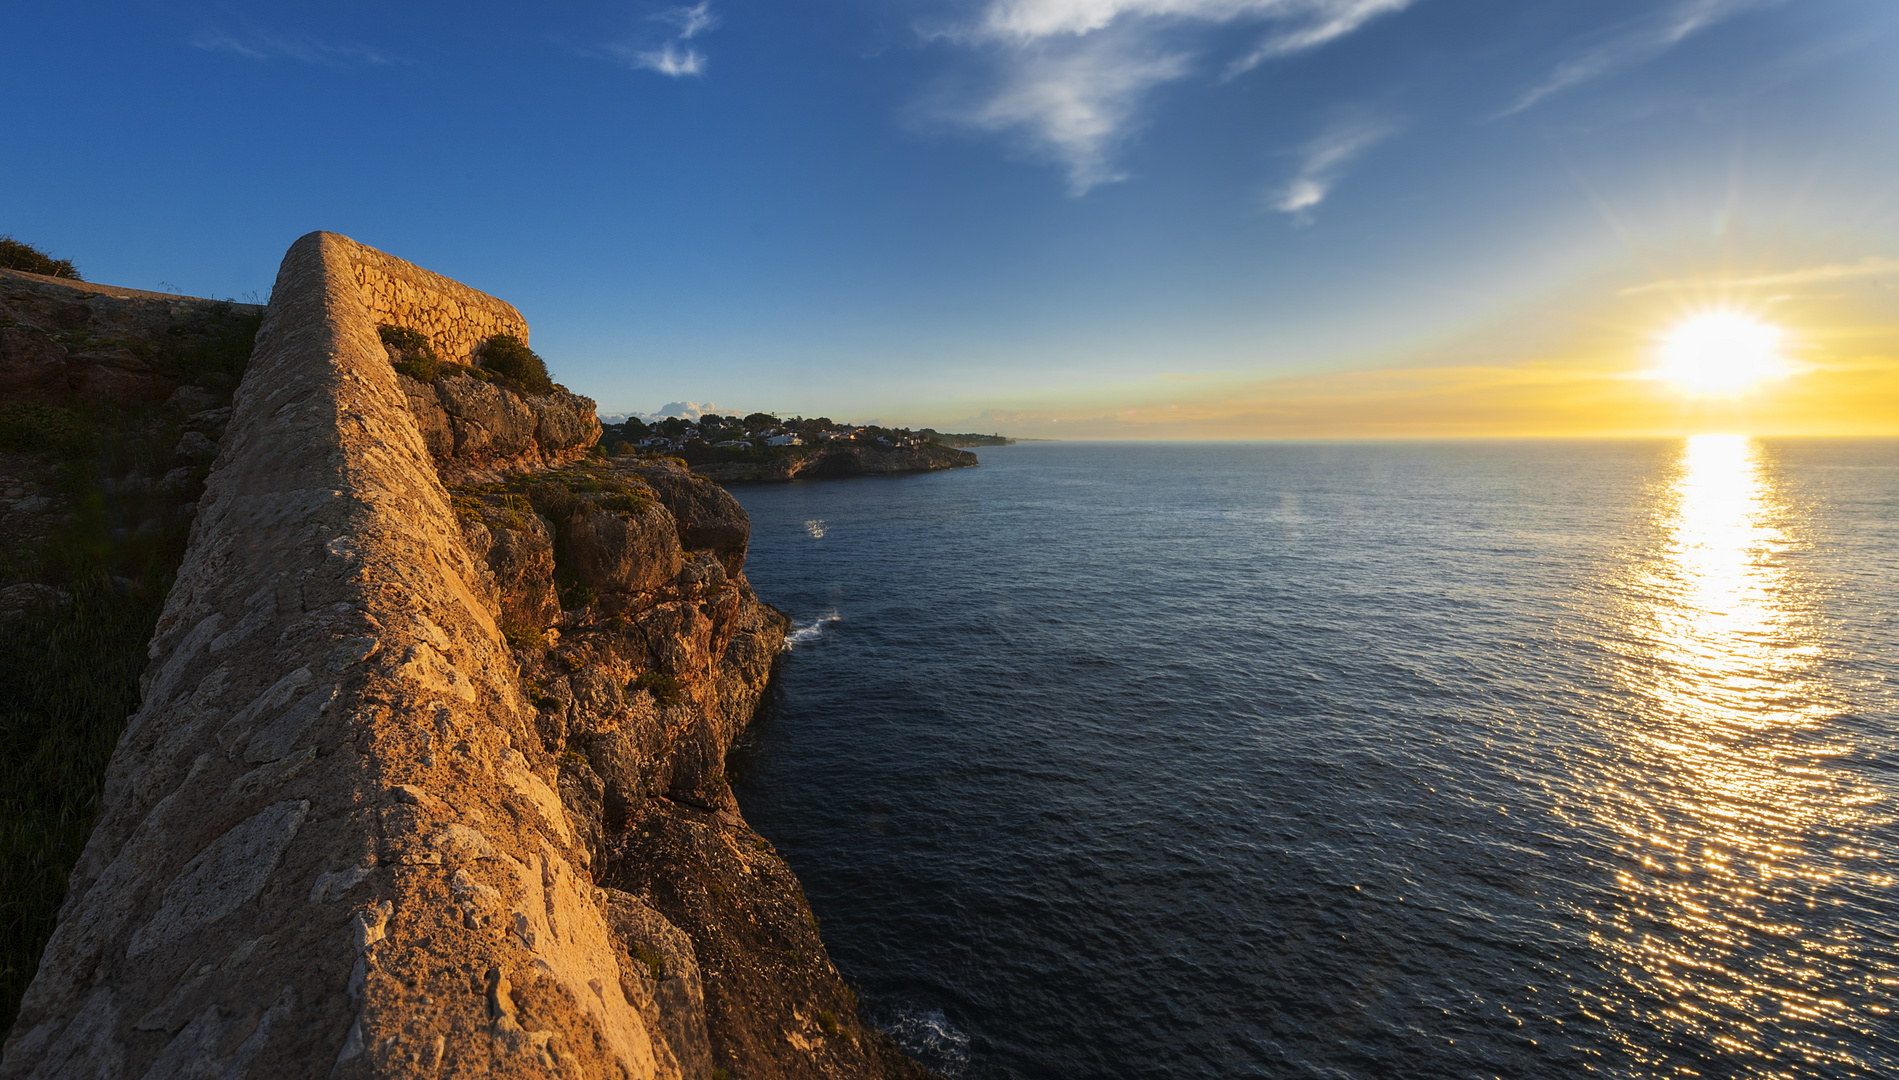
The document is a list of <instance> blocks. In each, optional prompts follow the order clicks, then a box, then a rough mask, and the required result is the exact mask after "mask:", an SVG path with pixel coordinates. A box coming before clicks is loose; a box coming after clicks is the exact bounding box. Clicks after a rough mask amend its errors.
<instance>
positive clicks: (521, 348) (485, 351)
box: [481, 334, 554, 394]
mask: <svg viewBox="0 0 1899 1080" xmlns="http://www.w3.org/2000/svg"><path fill="white" fill-rule="evenodd" d="M481 366H482V367H484V368H487V369H488V370H489V371H492V372H494V373H495V374H496V375H502V376H506V377H507V378H509V379H512V380H514V382H515V383H516V384H517V385H519V386H520V387H521V389H523V390H525V391H527V392H528V393H530V394H551V393H553V392H554V380H553V379H550V378H548V376H547V362H546V361H545V360H542V359H541V358H540V356H539V355H538V354H536V353H535V351H534V350H533V349H530V348H528V347H527V343H526V342H524V341H522V340H521V339H520V338H518V337H515V336H514V335H513V334H496V335H495V336H494V337H491V338H489V339H488V343H487V344H486V345H483V346H482V349H481Z"/></svg>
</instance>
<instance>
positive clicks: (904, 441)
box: [600, 412, 1015, 459]
mask: <svg viewBox="0 0 1899 1080" xmlns="http://www.w3.org/2000/svg"><path fill="white" fill-rule="evenodd" d="M1014 441H1015V440H1013V439H1007V438H1004V437H1002V436H1000V435H975V434H962V435H958V434H945V433H943V432H940V431H937V430H936V429H934V428H923V429H922V430H920V431H913V430H911V429H910V428H890V427H883V426H880V425H877V424H840V423H838V422H836V421H834V420H832V419H831V418H830V417H828V416H818V417H811V418H805V417H791V418H789V419H787V418H784V417H779V416H774V415H772V414H771V413H762V412H756V413H752V414H750V415H748V416H721V415H719V414H718V413H706V414H705V415H703V416H701V417H699V419H697V420H688V419H686V418H684V417H680V416H669V417H666V418H664V419H661V420H655V421H651V422H648V421H644V420H641V419H639V418H638V417H628V418H627V419H625V420H623V421H620V422H618V423H612V424H602V425H601V428H600V445H601V446H602V447H604V448H605V449H606V450H607V452H608V453H627V452H631V451H635V450H640V449H649V450H658V449H667V450H674V451H679V450H684V449H686V448H687V447H688V445H689V444H693V443H697V444H699V445H700V446H701V447H704V448H711V447H721V448H723V449H726V450H743V449H748V448H749V449H752V450H757V451H773V450H776V451H779V452H781V453H790V452H795V451H792V450H791V449H790V448H792V447H799V446H814V445H824V444H832V443H839V442H860V443H869V444H876V445H883V446H909V445H915V444H917V443H940V444H942V445H944V446H1006V445H1008V444H1009V443H1011V442H1014ZM622 444H624V445H622ZM691 456H692V455H688V458H689V459H690V457H691Z"/></svg>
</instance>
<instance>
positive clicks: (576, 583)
mask: <svg viewBox="0 0 1899 1080" xmlns="http://www.w3.org/2000/svg"><path fill="white" fill-rule="evenodd" d="M554 591H555V592H556V593H559V594H560V606H561V610H562V611H572V610H574V609H575V608H584V607H592V606H593V605H594V604H596V603H598V602H599V601H600V594H599V593H597V592H595V591H594V589H593V586H591V585H589V584H587V583H586V582H584V581H581V580H580V579H579V578H575V577H569V576H566V575H564V574H563V575H560V576H559V577H558V578H557V579H556V580H555V582H554Z"/></svg>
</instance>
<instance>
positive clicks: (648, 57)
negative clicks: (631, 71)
mask: <svg viewBox="0 0 1899 1080" xmlns="http://www.w3.org/2000/svg"><path fill="white" fill-rule="evenodd" d="M651 18H652V21H653V22H656V23H661V24H663V25H666V26H669V27H671V29H672V32H671V33H670V34H668V35H667V36H666V40H665V41H663V42H661V43H659V44H657V45H655V44H653V43H652V42H651V41H650V40H648V41H645V42H641V43H638V44H625V43H622V44H614V45H608V46H607V47H606V50H607V52H609V53H611V54H613V55H614V56H615V57H617V58H618V59H619V60H620V61H621V62H622V63H624V64H627V65H628V66H630V67H636V68H643V69H645V70H647V71H657V72H659V73H660V74H661V75H670V76H672V77H674V78H682V77H684V76H687V75H702V74H704V73H705V70H706V54H705V53H702V52H700V51H699V50H698V49H695V48H693V47H692V46H690V45H688V44H687V42H689V41H691V40H692V39H693V38H696V37H698V36H699V35H700V34H703V33H705V32H706V31H708V30H711V29H712V28H714V27H716V26H718V25H719V17H718V15H716V14H714V13H713V11H712V0H700V2H699V3H697V4H692V5H689V6H685V7H674V8H667V9H666V10H665V11H661V12H658V13H656V14H654V15H653V16H652V17H651Z"/></svg>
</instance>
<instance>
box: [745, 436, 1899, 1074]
mask: <svg viewBox="0 0 1899 1080" xmlns="http://www.w3.org/2000/svg"><path fill="white" fill-rule="evenodd" d="M982 454H983V461H984V464H983V467H982V468H980V469H977V470H969V471H966V472H959V473H951V474H941V475H934V476H921V477H910V478H902V479H892V480H858V481H850V482H833V483H809V484H797V485H790V486H785V487H762V488H744V489H739V490H738V494H739V496H740V498H741V500H742V501H743V502H745V504H746V506H747V509H748V510H750V511H751V513H752V516H753V527H754V540H753V555H752V561H751V564H750V566H749V573H750V575H751V577H752V580H753V582H754V583H755V585H756V586H757V587H758V589H759V591H760V593H761V594H762V595H764V596H765V597H766V598H767V599H770V600H772V601H773V602H776V603H778V604H779V605H780V606H781V607H784V608H785V609H786V610H787V611H788V612H790V613H791V614H792V615H793V617H794V618H795V619H796V620H797V621H798V624H799V626H800V630H799V632H798V634H797V637H796V644H795V647H794V648H793V650H792V652H791V653H790V654H789V655H788V657H787V659H786V661H785V664H784V667H783V670H782V673H781V678H780V680H779V683H778V691H777V692H778V695H779V696H778V700H777V702H776V704H775V706H774V708H773V710H772V712H771V714H770V716H769V718H768V720H767V721H766V723H764V724H763V725H762V726H761V727H760V728H759V729H757V730H756V731H755V732H754V733H753V736H752V741H751V744H750V745H749V747H748V748H747V751H746V753H745V754H743V755H741V757H740V758H739V761H738V764H739V767H740V770H741V775H740V777H739V781H740V782H739V793H740V797H741V800H742V801H743V802H744V803H745V805H746V809H747V812H748V816H749V817H750V818H751V819H752V820H753V822H754V823H755V824H757V825H758V827H759V828H760V829H761V830H762V831H763V832H765V833H766V834H767V835H768V836H771V837H772V838H773V839H774V840H776V841H777V842H778V843H779V845H780V847H781V849H782V850H783V851H784V852H785V853H786V855H787V857H788V858H789V859H790V861H791V863H792V865H793V866H794V868H795V869H797V871H798V872H799V874H800V876H801V877H802V879H803V881H804V883H805V885H806V887H807V890H808V891H809V893H810V895H811V899H812V902H813V905H814V907H815V909H816V910H817V912H818V913H819V914H820V916H821V917H822V918H823V919H824V931H825V936H826V939H827V940H828V941H829V942H830V943H831V947H832V951H833V956H834V958H835V959H836V960H837V962H838V964H839V966H840V968H841V969H842V970H843V971H844V972H845V974H846V976H847V977H848V978H850V979H852V980H854V981H855V982H857V983H858V984H859V985H860V986H861V987H862V988H863V991H864V993H865V997H866V999H867V1000H868V1001H870V1002H871V1009H872V1012H873V1014H874V1015H875V1016H877V1017H878V1018H879V1019H880V1020H881V1022H883V1023H884V1024H885V1026H886V1027H888V1028H889V1029H891V1030H893V1031H895V1032H897V1033H898V1034H899V1035H900V1037H902V1038H904V1039H905V1040H906V1041H908V1042H910V1044H911V1045H912V1046H913V1047H915V1048H916V1049H917V1050H918V1051H919V1052H920V1053H922V1054H923V1055H924V1056H925V1057H926V1059H927V1060H930V1061H931V1063H932V1064H934V1065H936V1066H937V1067H939V1068H941V1069H943V1070H945V1071H947V1072H949V1073H951V1074H953V1075H959V1076H963V1077H1095V1076H1102V1077H1107V1076H1115V1077H1129V1076H1156V1077H1158V1076H1184V1075H1223V1076H1239V1075H1261V1076H1426V1077H1430V1076H1445V1077H1450V1076H1459V1077H1462V1076H1489V1075H1495V1076H1505V1077H1513V1076H1538V1075H1550V1076H1559V1075H1585V1074H1594V1075H1604V1076H1682V1077H1686V1076H1704V1077H1707V1076H1789V1077H1794V1076H1816V1077H1817V1076H1881V1075H1895V1074H1899V1042H1896V1041H1895V1040H1899V1034H1896V1033H1899V1018H1896V1017H1895V1016H1894V1014H1893V1012H1892V1009H1893V1008H1894V1006H1895V1003H1896V999H1899V886H1895V880H1894V874H1895V866H1896V865H1899V827H1896V825H1895V816H1894V815H1895V807H1896V806H1899V801H1896V800H1899V737H1896V730H1895V729H1896V728H1899V718H1896V713H1899V694H1896V693H1895V690H1896V689H1899V687H1896V683H1899V664H1896V663H1895V657H1899V444H1894V443H1891V442H1884V443H1878V442H1875V443H1827V442H1811V443H1778V442H1766V443H1762V442H1758V441H1753V440H1747V439H1742V438H1737V437H1722V436H1704V437H1699V438H1696V439H1694V440H1689V441H1686V442H1683V441H1675V442H1655V443H1608V444H1559V443H1531V444H1493V445H1444V444H1432V445H1420V446H1259V445H1242V446H1233V445H1225V446H1128V445H1092V446H1091V445H1086V444H1082V445H1068V444H1055V445H1025V446H1017V447H1010V448H1006V449H999V450H985V451H983V452H982Z"/></svg>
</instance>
